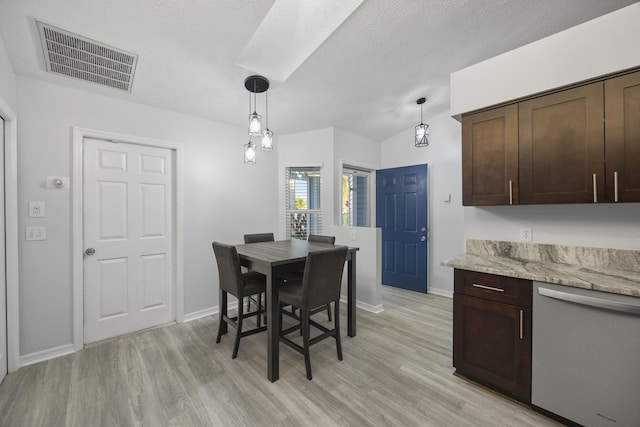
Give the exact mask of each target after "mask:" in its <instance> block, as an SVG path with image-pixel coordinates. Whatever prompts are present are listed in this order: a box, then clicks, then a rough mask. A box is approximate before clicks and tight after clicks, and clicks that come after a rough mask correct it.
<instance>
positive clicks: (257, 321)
mask: <svg viewBox="0 0 640 427" xmlns="http://www.w3.org/2000/svg"><path fill="white" fill-rule="evenodd" d="M249 299H251V298H249ZM256 317H257V318H258V319H257V320H256V323H257V324H258V328H259V327H260V326H261V325H262V293H260V294H258V315H257V316H256ZM265 323H266V322H265Z"/></svg>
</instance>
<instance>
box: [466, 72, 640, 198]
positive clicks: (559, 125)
mask: <svg viewBox="0 0 640 427" xmlns="http://www.w3.org/2000/svg"><path fill="white" fill-rule="evenodd" d="M462 196H463V197H462V200H463V204H464V205H465V206H487V205H509V204H551V203H603V202H640V71H634V72H632V73H627V74H621V75H619V76H616V77H610V78H607V79H600V80H598V81H595V82H593V83H589V84H584V85H581V86H576V87H573V88H570V89H565V90H560V91H555V92H551V93H549V94H547V95H541V96H538V97H535V98H531V99H528V100H524V101H521V102H517V103H513V104H510V105H506V106H501V107H496V108H493V109H490V110H485V111H481V112H478V113H473V114H468V115H465V116H463V118H462Z"/></svg>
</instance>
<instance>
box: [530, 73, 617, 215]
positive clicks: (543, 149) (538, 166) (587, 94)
mask: <svg viewBox="0 0 640 427" xmlns="http://www.w3.org/2000/svg"><path fill="white" fill-rule="evenodd" d="M603 105H604V103H603V83H602V82H597V83H592V84H589V85H585V86H580V87H577V88H574V89H568V90H564V91H562V92H557V93H553V94H550V95H546V96H541V97H539V98H534V99H531V100H528V101H523V102H521V103H520V104H519V121H518V127H519V168H520V203H521V204H523V203H593V202H595V201H598V198H599V199H600V200H599V201H604V188H605V185H604V121H603V119H602V118H603V117H604V111H603V110H604V107H603ZM594 183H595V185H594Z"/></svg>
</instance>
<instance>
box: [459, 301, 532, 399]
mask: <svg viewBox="0 0 640 427" xmlns="http://www.w3.org/2000/svg"><path fill="white" fill-rule="evenodd" d="M453 309H454V314H453V366H455V367H456V370H457V372H458V373H459V374H461V375H463V376H466V377H469V378H471V379H473V380H476V381H478V382H480V383H483V384H485V385H487V386H489V387H491V388H495V389H498V390H500V391H503V392H505V393H507V394H508V395H511V396H513V397H515V398H517V399H519V400H521V401H523V402H526V403H529V402H530V401H531V310H527V309H522V308H519V307H517V306H513V305H508V304H502V303H498V302H494V301H488V300H484V299H480V298H476V297H471V296H467V295H461V294H454V299H453Z"/></svg>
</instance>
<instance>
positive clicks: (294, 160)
mask: <svg viewBox="0 0 640 427" xmlns="http://www.w3.org/2000/svg"><path fill="white" fill-rule="evenodd" d="M277 149H278V158H279V160H278V161H279V166H278V169H279V172H278V177H279V181H278V182H279V197H278V199H279V208H280V218H282V219H281V221H280V234H281V237H284V236H285V229H284V226H285V224H284V218H285V216H284V215H285V214H284V211H285V191H284V190H285V176H284V168H285V167H287V166H316V165H322V185H323V192H324V195H323V203H324V206H323V215H324V230H325V231H324V233H325V234H330V235H335V236H336V243H338V244H343V245H348V246H357V247H360V249H361V250H360V251H359V252H358V254H357V255H356V259H357V266H356V277H357V292H356V294H357V297H356V298H357V299H358V305H359V306H360V307H362V308H365V309H367V310H371V311H380V310H382V305H381V303H380V285H381V283H380V274H379V269H380V265H379V260H380V256H379V251H380V239H379V237H380V233H379V231H378V230H376V229H375V228H357V232H356V239H355V240H352V239H351V238H350V234H349V230H350V229H349V228H344V227H338V226H336V224H339V211H338V209H339V206H340V191H341V188H340V176H341V173H342V172H341V169H340V164H341V163H340V162H341V161H342V160H349V161H350V162H352V163H358V164H362V165H368V166H370V167H373V168H377V167H378V165H379V159H380V150H379V144H378V143H377V142H376V141H372V140H370V139H367V138H364V137H362V136H359V135H356V134H353V133H350V132H347V131H343V130H341V129H334V128H326V129H318V130H313V131H308V132H300V133H295V134H289V135H281V136H280V138H279V139H278V147H277Z"/></svg>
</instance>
